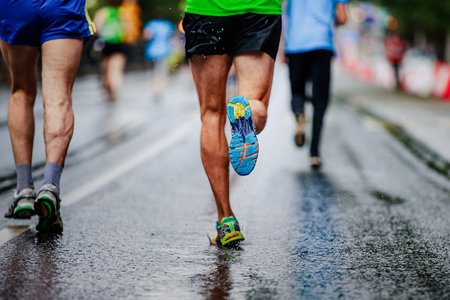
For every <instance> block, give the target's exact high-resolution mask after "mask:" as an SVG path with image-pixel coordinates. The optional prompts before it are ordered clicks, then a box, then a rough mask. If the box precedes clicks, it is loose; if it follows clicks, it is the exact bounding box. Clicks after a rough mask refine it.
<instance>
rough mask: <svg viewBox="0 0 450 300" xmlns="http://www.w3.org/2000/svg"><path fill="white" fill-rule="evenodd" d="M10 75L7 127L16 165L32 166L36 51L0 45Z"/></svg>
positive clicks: (32, 48)
mask: <svg viewBox="0 0 450 300" xmlns="http://www.w3.org/2000/svg"><path fill="white" fill-rule="evenodd" d="M0 47H1V50H2V53H3V57H4V59H5V61H6V64H7V66H8V69H9V71H10V74H11V81H12V82H11V97H10V100H9V108H8V127H9V133H10V137H11V144H12V148H13V153H14V161H15V163H16V165H21V164H31V157H32V152H33V140H34V114H33V106H34V101H35V99H36V91H37V87H36V85H37V84H36V63H37V59H38V56H39V51H38V48H37V47H30V46H13V45H10V44H8V43H6V42H5V41H0Z"/></svg>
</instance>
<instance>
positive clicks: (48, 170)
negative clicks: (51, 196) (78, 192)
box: [42, 162, 63, 192]
mask: <svg viewBox="0 0 450 300" xmlns="http://www.w3.org/2000/svg"><path fill="white" fill-rule="evenodd" d="M62 170H63V168H62V167H61V166H60V165H58V164H56V163H52V162H51V163H48V164H46V165H45V171H44V182H43V183H42V185H44V184H53V185H54V186H56V188H57V189H58V192H59V191H60V190H59V181H60V179H61V173H62Z"/></svg>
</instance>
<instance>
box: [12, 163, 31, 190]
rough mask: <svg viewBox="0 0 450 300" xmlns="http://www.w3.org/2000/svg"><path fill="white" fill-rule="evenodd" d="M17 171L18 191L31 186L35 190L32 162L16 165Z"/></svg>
mask: <svg viewBox="0 0 450 300" xmlns="http://www.w3.org/2000/svg"><path fill="white" fill-rule="evenodd" d="M16 173H17V188H16V189H17V193H20V191H21V190H23V189H26V188H29V189H33V190H34V183H33V177H32V176H31V164H21V165H17V166H16Z"/></svg>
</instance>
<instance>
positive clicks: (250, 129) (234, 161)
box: [227, 96, 259, 175]
mask: <svg viewBox="0 0 450 300" xmlns="http://www.w3.org/2000/svg"><path fill="white" fill-rule="evenodd" d="M227 115H228V120H229V121H230V123H231V141H230V146H229V150H228V155H229V156H230V161H231V165H232V166H233V168H234V170H235V171H236V173H238V174H239V175H248V174H250V173H251V172H252V171H253V168H255V165H256V160H257V159H258V152H259V143H258V138H257V137H256V133H255V129H254V124H253V119H252V111H251V109H250V103H249V102H248V100H247V99H246V98H245V97H243V96H234V97H233V98H231V99H230V100H229V101H228V104H227Z"/></svg>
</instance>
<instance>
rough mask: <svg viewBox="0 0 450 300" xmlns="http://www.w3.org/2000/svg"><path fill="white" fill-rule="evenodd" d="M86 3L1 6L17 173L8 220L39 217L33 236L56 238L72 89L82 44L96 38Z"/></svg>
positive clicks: (18, 0) (8, 0) (15, 1)
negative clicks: (38, 111) (40, 162)
mask: <svg viewBox="0 0 450 300" xmlns="http://www.w3.org/2000/svg"><path fill="white" fill-rule="evenodd" d="M85 6H86V1H85V0H61V1H52V0H37V1H28V0H3V1H2V2H1V9H0V39H1V41H0V48H1V51H2V54H3V57H4V59H5V61H6V64H7V66H8V69H9V71H10V74H11V79H12V87H11V97H10V101H9V108H8V127H9V132H10V135H11V144H12V148H13V153H14V160H15V164H16V172H17V189H16V192H15V193H14V196H13V198H12V201H11V205H10V207H9V208H8V210H7V211H6V213H5V217H7V218H16V219H23V218H30V217H31V216H32V215H34V214H35V213H36V214H37V215H38V216H39V220H38V223H37V225H36V230H37V231H39V232H55V233H60V232H62V230H63V222H62V219H61V215H60V202H61V199H60V197H59V195H60V186H59V185H60V178H61V173H62V170H63V167H64V161H65V158H66V154H67V150H68V147H69V143H70V140H71V139H72V134H73V128H74V116H73V111H72V86H73V83H74V80H75V76H76V74H77V70H78V65H79V63H80V57H81V51H82V48H83V41H84V39H85V38H87V37H90V36H92V35H93V34H94V33H95V27H94V24H93V23H92V22H91V20H90V18H89V16H88V15H87V12H86V8H85ZM39 53H40V54H41V58H42V97H43V100H44V139H45V153H46V165H45V171H44V181H43V183H42V187H41V188H40V189H39V191H38V193H37V196H36V193H35V192H34V183H33V177H32V174H31V158H32V152H33V140H34V132H35V129H34V115H33V106H34V102H35V99H36V93H37V78H36V77H37V76H36V75H37V74H36V71H37V70H36V65H37V61H38V57H39Z"/></svg>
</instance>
